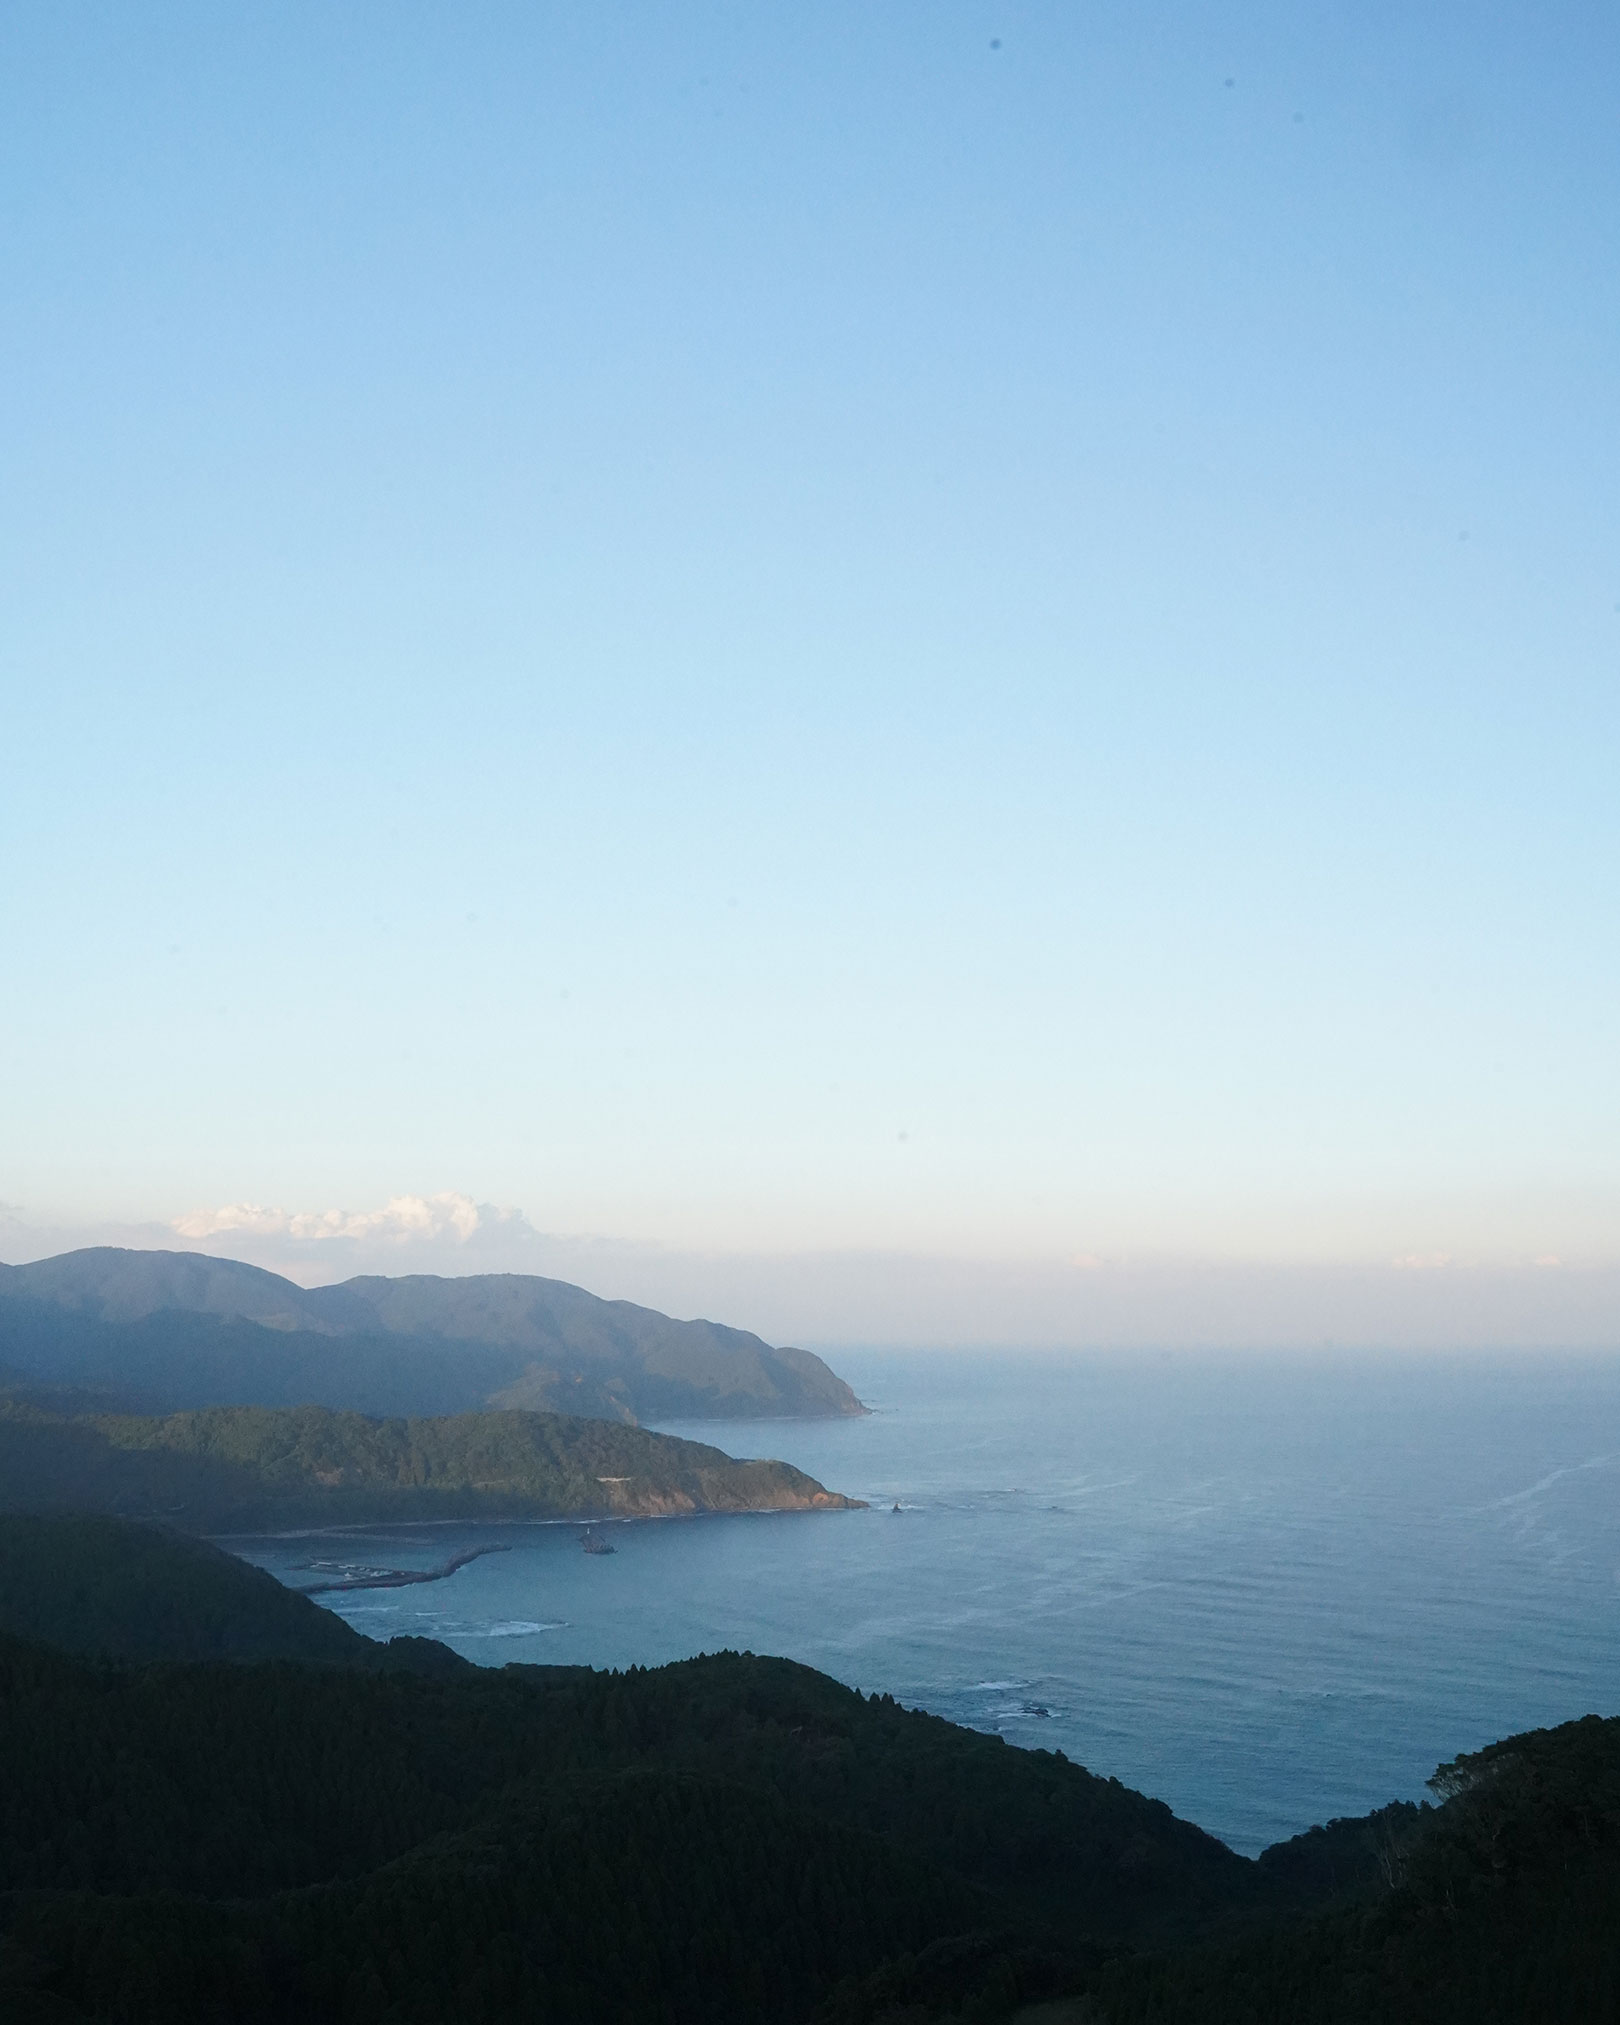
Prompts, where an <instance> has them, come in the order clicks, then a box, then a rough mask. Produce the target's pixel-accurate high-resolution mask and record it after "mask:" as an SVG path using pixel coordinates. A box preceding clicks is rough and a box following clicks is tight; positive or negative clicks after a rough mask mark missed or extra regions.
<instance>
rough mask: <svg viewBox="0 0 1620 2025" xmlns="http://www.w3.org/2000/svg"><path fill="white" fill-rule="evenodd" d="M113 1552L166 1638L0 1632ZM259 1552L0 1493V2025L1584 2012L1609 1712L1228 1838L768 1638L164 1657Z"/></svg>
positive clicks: (59, 1624)
mask: <svg viewBox="0 0 1620 2025" xmlns="http://www.w3.org/2000/svg"><path fill="white" fill-rule="evenodd" d="M237 1578H240V1579H237ZM125 1579H127V1580H129V1581H130V1582H131V1583H132V1584H133V1587H134V1589H135V1591H137V1592H138V1594H139V1598H140V1603H141V1607H142V1613H143V1614H144V1616H145V1617H146V1619H147V1620H148V1622H149V1624H150V1626H151V1627H152V1629H151V1631H150V1632H149V1633H146V1634H137V1636H139V1637H144V1640H145V1642H144V1643H143V1644H141V1645H140V1646H139V1650H141V1651H142V1652H152V1651H154V1650H156V1651H160V1652H164V1653H167V1654H170V1655H173V1658H171V1659H170V1660H169V1661H168V1662H167V1663H161V1664H155V1665H145V1666H131V1665H127V1664H124V1665H120V1664H114V1663H111V1662H109V1661H107V1660H103V1659H86V1658H82V1657H72V1656H70V1655H68V1654H67V1653H65V1652H62V1651H59V1650H55V1649H52V1648H51V1647H50V1646H49V1645H47V1644H44V1643H40V1642H39V1638H40V1635H41V1633H42V1632H47V1631H53V1632H54V1633H55V1634H56V1635H57V1636H58V1638H63V1637H68V1636H75V1637H77V1638H78V1639H79V1640H80V1642H81V1643H83V1644H86V1645H90V1646H93V1645H94V1644H95V1643H96V1640H97V1639H98V1638H106V1639H110V1640H111V1641H112V1642H113V1643H114V1645H115V1646H116V1647H117V1649H121V1650H127V1649H128V1648H127V1647H125V1646H123V1645H122V1643H121V1641H123V1640H125V1639H127V1638H128V1637H129V1636H130V1632H131V1625H132V1623H133V1617H132V1614H131V1612H130V1611H127V1610H122V1609H121V1608H120V1606H119V1604H118V1601H117V1589H118V1584H119V1582H120V1581H122V1580H125ZM233 1584H234V1590H235V1593H234V1594H233V1595H229V1596H228V1595H227V1592H228V1591H231V1590H232V1589H233ZM272 1590H273V1585H270V1587H269V1588H267V1587H266V1585H265V1579H264V1578H263V1577H261V1576H258V1575H257V1574H255V1573H254V1571H251V1570H246V1569H241V1570H238V1571H237V1575H236V1576H235V1577H233V1576H232V1575H231V1573H230V1571H229V1570H228V1569H223V1568H221V1567H220V1566H217V1565H215V1563H214V1562H213V1561H210V1559H209V1557H208V1555H207V1553H206V1550H199V1549H198V1548H197V1546H196V1544H195V1543H192V1542H186V1541H181V1540H173V1539H168V1538H165V1537H164V1536H162V1535H160V1534H156V1533H152V1532H143V1531H140V1530H139V1529H135V1528H130V1527H121V1526H116V1525H112V1524H110V1523H108V1522H98V1523H94V1524H91V1523H87V1522H85V1521H81V1520H70V1521H51V1520H36V1521H31V1522H22V1521H0V1795H3V1796H4V1800H3V1805H0V2016H4V2018H5V2019H6V2021H7V2025H125V2021H136V2020H139V2021H141V2025H205V2021H206V2025H215V2021H218V2025H224V2021H230V2025H238V2021H242V2025H306V2021H309V2025H328V2021H330V2025H339V2021H342V2025H351V2021H358V2025H391V2021H394V2020H400V2021H406V2025H452V2021H453V2025H461V2021H463V2020H476V2021H480V2025H506V2021H511V2025H519V2021H528V2020H532V2019H534V2018H536V2017H543V2018H546V2019H548V2020H552V2021H556V2025H622V2021H624V2020H627V2019H635V2020H636V2021H638V2025H640V2021H642V2020H647V2021H651V2025H765V2021H769V2025H1012V2021H1013V2020H1014V2019H1015V2018H1020V2017H1021V2016H1022V2013H1023V2008H1024V2007H1026V2006H1028V2005H1030V2004H1032V2003H1037V2002H1043V2001H1044V2002H1047V2003H1052V2004H1054V2006H1056V2005H1057V2004H1060V2003H1061V2004H1062V2005H1063V2009H1062V2010H1061V2011H1060V2010H1058V2009H1056V2008H1054V2009H1052V2010H1050V2011H1047V2012H1045V2013H1043V2016H1044V2017H1046V2018H1049V2019H1051V2020H1052V2025H1056V2021H1057V2019H1058V2018H1059V2017H1060V2016H1061V2017H1062V2018H1063V2019H1064V2020H1065V2025H1081V2021H1084V2025H1148V2021H1152V2025H1589V2021H1591V2020H1594V2019H1600V2018H1601V2019H1607V2018H1612V2017H1614V2016H1615V2015H1616V2006H1615V1996H1616V1992H1617V1989H1620V1980H1617V1979H1620V1723H1616V1722H1613V1721H1608V1722H1605V1721H1600V1720H1598V1719H1597V1718H1595V1717H1592V1718H1587V1719H1586V1720H1584V1721H1582V1722H1578V1723H1571V1724H1567V1725H1565V1726H1563V1727H1562V1728H1561V1729H1557V1730H1551V1731H1541V1732H1536V1733H1534V1734H1531V1735H1528V1736H1521V1737H1514V1738H1509V1739H1507V1740H1506V1741H1505V1742H1504V1743H1502V1744H1499V1745H1495V1746H1492V1747H1491V1748H1490V1749H1489V1750H1486V1751H1483V1752H1478V1753H1475V1754H1474V1755H1473V1756H1472V1757H1469V1758H1464V1759H1459V1760H1458V1761H1457V1762H1456V1763H1455V1764H1453V1765H1451V1766H1447V1767H1443V1768H1442V1772H1441V1774H1440V1776H1439V1777H1438V1779H1437V1782H1436V1791H1437V1795H1438V1797H1439V1799H1440V1801H1441V1803H1442V1804H1440V1805H1439V1806H1437V1807H1432V1808H1424V1809H1422V1810H1419V1809H1416V1808H1413V1807H1410V1806H1407V1807H1397V1808H1391V1809H1386V1810H1383V1812H1382V1813H1381V1814H1379V1815H1375V1816H1372V1817H1369V1818H1368V1819H1367V1820H1365V1821H1357V1822H1338V1823H1334V1824H1331V1825H1330V1826H1329V1827H1328V1828H1327V1829H1325V1830H1316V1831H1312V1833H1311V1834H1309V1835H1307V1836H1302V1837H1299V1838H1296V1840H1295V1841H1294V1842H1292V1843H1288V1844H1284V1845H1281V1846H1280V1847H1279V1848H1277V1849H1274V1850H1271V1851H1268V1852H1267V1853H1266V1855H1265V1856H1264V1857H1262V1858H1261V1859H1260V1860H1259V1861H1258V1862H1254V1863H1251V1862H1248V1861H1245V1860H1244V1859H1242V1858H1239V1857H1237V1856H1234V1855H1233V1854H1232V1853H1231V1852H1230V1851H1229V1850H1227V1849H1225V1848H1223V1847H1222V1845H1221V1844H1220V1843H1218V1842H1215V1841H1213V1840H1212V1839H1211V1838H1210V1837H1209V1836H1207V1835H1204V1834H1202V1833H1201V1832H1200V1831H1199V1830H1198V1829H1197V1828H1195V1827H1193V1826H1191V1825H1190V1824H1189V1823H1186V1822H1183V1821H1178V1820H1177V1819H1176V1818H1175V1817H1174V1816H1173V1815H1172V1814H1171V1813H1170V1812H1169V1810H1168V1809H1167V1808H1165V1807H1163V1806H1161V1805H1160V1804H1158V1803H1157V1802H1155V1801H1152V1800H1149V1799H1146V1798H1145V1797H1144V1796H1142V1795H1141V1794H1138V1793H1133V1792H1130V1791H1129V1790H1128V1789H1126V1788H1124V1787H1122V1786H1120V1785H1119V1784H1118V1783H1117V1782H1116V1781H1113V1780H1110V1779H1106V1778H1099V1777H1096V1776H1093V1775H1092V1774H1091V1773H1089V1772H1087V1771H1084V1770H1082V1769H1081V1768H1080V1767H1079V1766H1077V1765H1072V1764H1069V1763H1068V1762H1067V1761H1066V1760H1065V1759H1064V1758H1063V1757H1062V1756H1061V1754H1051V1753H1047V1752H1043V1751H1020V1750H1014V1749H1012V1748H1010V1747H1008V1746H1007V1745H1005V1744H1004V1743H1002V1741H1001V1740H1000V1739H999V1738H995V1737H986V1736H981V1735H978V1734H976V1733H974V1732H970V1731H964V1730H959V1729H957V1728H955V1727H954V1726H953V1725H951V1724H949V1723H945V1722H942V1721H940V1720H939V1719H938V1718H936V1717H931V1716H926V1715H922V1714H919V1713H917V1712H914V1711H908V1710H905V1709H902V1708H899V1707H897V1706H896V1705H895V1704H894V1702H893V1701H891V1700H890V1699H889V1698H888V1697H886V1696H876V1697H872V1698H866V1697H863V1696H861V1695H859V1694H857V1693H855V1692H853V1691H852V1690H851V1689H848V1688H845V1687H841V1686H839V1685H838V1684H837V1683H836V1682H834V1681H831V1680H828V1679H827V1678H826V1677H825V1676H823V1675H819V1674H816V1673H813V1672H811V1671H810V1670H809V1669H807V1668H805V1667H800V1666H795V1665H793V1664H791V1663H789V1662H787V1661H784V1660H770V1659H756V1658H753V1657H751V1656H749V1655H738V1654H720V1655H717V1656H714V1657H710V1658H706V1659H698V1660H692V1661H687V1662H685V1663H682V1664H680V1665H676V1666H669V1667H663V1668H659V1669H656V1670H653V1671H640V1670H632V1671H631V1672H629V1673H627V1674H606V1673H595V1672H592V1671H590V1670H588V1669H586V1668H563V1667H559V1668H537V1667H506V1668H503V1669H499V1670H496V1669H482V1668H474V1667H467V1666H464V1665H461V1664H459V1663H456V1662H454V1661H453V1660H451V1661H449V1663H448V1666H447V1667H441V1669H440V1671H439V1672H438V1673H436V1674H435V1673H433V1672H431V1671H429V1670H427V1668H426V1667H424V1666H423V1665H421V1664H418V1665H417V1666H416V1668H415V1670H412V1669H411V1668H410V1666H409V1665H408V1664H406V1663H405V1662H408V1661H409V1660H410V1659H411V1655H410V1654H409V1653H403V1654H400V1655H399V1656H398V1657H397V1659H396V1657H395V1655H394V1649H393V1648H392V1647H390V1648H381V1647H378V1648H374V1651H375V1653H376V1655H377V1657H376V1658H375V1659H374V1660H373V1661H372V1663H371V1664H369V1665H367V1664H358V1663H356V1660H355V1651H354V1649H355V1648H358V1647H364V1646H365V1645H366V1644H367V1641H365V1640H361V1639H358V1638H355V1637H354V1636H353V1635H352V1634H345V1635H344V1637H343V1638H341V1639H340V1640H339V1645H338V1648H335V1649H334V1651H333V1652H332V1654H331V1655H330V1659H329V1660H328V1656H327V1655H326V1654H324V1653H323V1654H322V1655H321V1659H322V1660H323V1661H324V1662H326V1663H320V1664H310V1663H307V1662H305V1663H297V1664H289V1663H287V1662H286V1661H285V1660H282V1661H277V1662H274V1663H264V1662H259V1663H242V1661H241V1660H237V1661H236V1662H234V1663H221V1662H217V1661H216V1662H214V1663H207V1664H197V1663H179V1662H181V1661H182V1660H186V1659H188V1658H189V1656H190V1655H192V1654H195V1653H197V1652H199V1651H207V1652H214V1651H217V1650H220V1649H222V1648H221V1645H220V1639H221V1635H222V1626H224V1627H228V1641H227V1644H226V1646H225V1647H224V1648H223V1649H226V1650H232V1651H238V1652H240V1651H242V1650H243V1647H242V1645H241V1640H242V1638H243V1636H244V1633H246V1635H247V1636H248V1637H249V1639H250V1641H251V1639H252V1638H253V1637H255V1636H259V1634H256V1633H254V1632H253V1631H252V1626H251V1620H252V1618H253V1617H254V1616H255V1614H256V1613H258V1612H259V1611H261V1610H263V1612H264V1615H265V1623H266V1625H267V1626H268V1627H270V1628H269V1630H268V1632H267V1633H266V1634H264V1635H265V1636H268V1638H269V1639H270V1641H271V1642H272V1643H275V1642H277V1641H285V1640H286V1638H287V1637H288V1636H289V1627H291V1626H292V1625H293V1621H294V1619H296V1618H298V1617H299V1616H300V1614H301V1615H302V1617H303V1618H304V1619H306V1620H308V1619H313V1618H318V1617H319V1616H320V1613H319V1612H318V1611H317V1610H316V1609H315V1607H314V1606H313V1605H311V1604H309V1603H308V1602H306V1601H305V1600H304V1599H302V1598H296V1597H291V1596H283V1597H280V1598H277V1597H275V1596H274V1595H272V1593H271V1591H272ZM75 1599H78V1607H77V1608H75ZM25 1621H26V1628H27V1629H29V1630H31V1631H32V1632H33V1634H34V1640H33V1642H24V1641H21V1640H18V1639H17V1638H15V1637H13V1636H10V1635H9V1634H10V1633H11V1632H12V1631H14V1630H15V1629H17V1628H20V1627H23V1626H24V1624H25ZM292 1635H293V1636H295V1637H301V1636H303V1633H302V1632H301V1631H296V1630H295V1631H293V1633H292ZM423 1643H425V1642H423ZM433 1650H434V1651H439V1652H441V1653H442V1649H440V1648H433ZM445 1657H447V1656H445ZM1026 2025H1027V2021H1026Z"/></svg>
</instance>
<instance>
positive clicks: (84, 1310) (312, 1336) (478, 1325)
mask: <svg viewBox="0 0 1620 2025" xmlns="http://www.w3.org/2000/svg"><path fill="white" fill-rule="evenodd" d="M0 1364H3V1365H5V1366H7V1367H9V1368H11V1369H13V1370H15V1371H17V1372H19V1373H21V1374H23V1375H24V1376H25V1377H27V1378H28V1379H30V1380H32V1381H34V1382H36V1383H46V1384H54V1385H64V1384H66V1385H92V1386H101V1387H112V1388H115V1389H118V1390H120V1391H124V1392H136V1393H139V1394H141V1395H142V1396H143V1397H146V1398H148V1399H150V1400H151V1402H152V1403H153V1404H155V1405H162V1406H166V1407H170V1408H178V1407H186V1406H220V1405H264V1406H290V1405H299V1404H304V1403H315V1404H319V1405H326V1406H337V1407H348V1408H352V1409H355V1410H358V1411H364V1412H392V1413H401V1412H404V1413H449V1412H464V1411H469V1410H472V1409H474V1408H477V1407H481V1406H486V1405H496V1406H511V1407H529V1408H537V1409H546V1410H551V1411H561V1412H568V1413H581V1414H587V1415H591V1416H595V1417H600V1418H604V1419H617V1420H624V1421H629V1422H632V1423H633V1422H635V1421H637V1420H641V1419H659V1418H662V1419H676V1418H682V1417H708V1418H716V1419H762V1418H772V1417H781V1416H807V1415H808V1416H822V1417H825V1416H830V1415H831V1416H836V1415H843V1414H855V1413H860V1412H862V1411H864V1409H863V1408H862V1406H861V1403H860V1401H859V1400H858V1399H857V1398H856V1397H855V1395H854V1393H853V1392H852V1391H851V1390H850V1388H849V1387H848V1386H847V1385H846V1384H845V1383H844V1381H843V1380H842V1379H841V1378H839V1377H837V1376H836V1374H835V1373H833V1372H832V1371H830V1370H829V1369H828V1368H827V1366H826V1365H825V1364H824V1363H823V1362H822V1360H821V1359H820V1358H819V1357H816V1356H814V1355H813V1354H812V1353H811V1352H809V1351H807V1350H796V1349H792V1348H776V1347H773V1346H772V1345H770V1344H768V1343H766V1342H764V1341H762V1340H761V1338H759V1337H758V1336H754V1335H752V1334H750V1333H749V1332H748V1331H747V1330H743V1329H731V1328H727V1327H724V1326H723V1325H722V1324H719V1323H716V1322H708V1321H684V1322H683V1321H675V1320H673V1319H671V1318H670V1317H669V1316H667V1315H660V1314H658V1313H656V1312H655V1311H654V1310H653V1309H650V1308H641V1307H637V1306H636V1305H635V1304H634V1303H632V1302H629V1301H603V1300H599V1299H598V1298H597V1297H596V1296H595V1295H594V1294H588V1293H586V1292H585V1290H584V1289H583V1288H581V1287H574V1286H570V1285H568V1284H567V1283H566V1282H565V1281H562V1280H547V1279H540V1278H536V1277H533V1276H530V1275H526V1274H516V1273H493V1274H474V1275H470V1276H468V1277H467V1278H464V1279H440V1278H435V1277H433V1276H431V1275H426V1274H417V1275H412V1276H409V1277H405V1278H400V1279H386V1278H380V1277H366V1278H360V1279H353V1280H348V1281H345V1282H344V1283H343V1284H342V1285H340V1286H335V1287H317V1288H305V1287H300V1286H297V1285H295V1284H294V1282H293V1281H291V1280H286V1279H283V1278H282V1277H281V1276H280V1275H279V1274H276V1273H269V1272H265V1271H263V1270H262V1269H260V1268H259V1267H257V1266H248V1265H243V1264H241V1263H240V1262H238V1261H236V1260H232V1259H216V1258H210V1257H207V1256H204V1255H202V1254H199V1253H192V1252H157V1251H153V1252H144V1251H126V1250H120V1249H116V1248H113V1247H96V1248H93V1249H90V1250H86V1251H78V1252H66V1253H63V1254H62V1255H61V1256H60V1257H58V1258H52V1259H40V1260H37V1261H35V1262H34V1263H33V1264H30V1265H25V1266H0Z"/></svg>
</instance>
